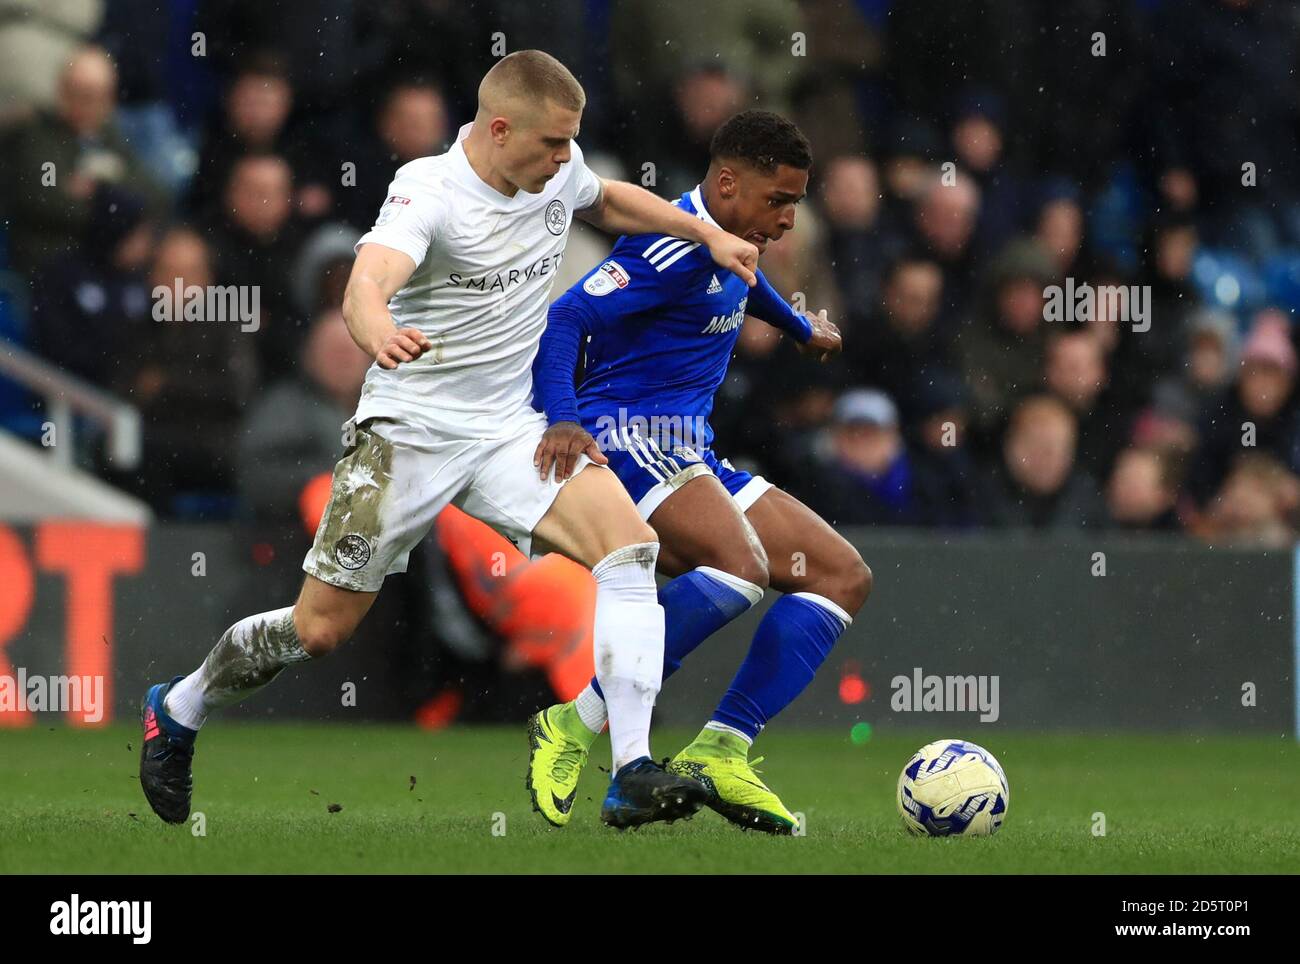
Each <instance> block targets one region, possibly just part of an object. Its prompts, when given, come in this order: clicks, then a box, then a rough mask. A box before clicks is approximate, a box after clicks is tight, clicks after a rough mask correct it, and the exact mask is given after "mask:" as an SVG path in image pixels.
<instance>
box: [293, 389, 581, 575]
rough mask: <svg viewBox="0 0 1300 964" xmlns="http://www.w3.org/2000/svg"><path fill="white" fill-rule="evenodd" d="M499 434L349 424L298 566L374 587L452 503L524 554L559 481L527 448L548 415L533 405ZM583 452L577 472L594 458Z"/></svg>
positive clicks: (401, 568)
mask: <svg viewBox="0 0 1300 964" xmlns="http://www.w3.org/2000/svg"><path fill="white" fill-rule="evenodd" d="M505 421H506V423H507V431H505V432H503V434H502V437H501V438H493V439H465V438H453V437H449V436H446V435H443V434H441V433H436V432H433V431H431V430H429V429H427V428H421V427H418V426H415V425H412V424H409V423H407V422H403V421H399V420H396V419H385V418H370V419H366V420H365V421H364V422H362V423H361V424H359V425H356V426H355V427H354V433H355V435H354V437H355V442H354V444H353V445H352V446H351V447H350V448H349V449H348V450H347V452H346V453H344V455H343V458H342V459H340V460H339V462H338V464H337V465H336V466H335V467H334V484H333V487H332V488H331V490H330V500H329V504H328V505H327V506H326V507H325V514H324V515H323V516H322V517H321V521H320V526H319V527H318V528H317V529H316V539H315V542H314V543H313V544H312V547H311V551H309V552H308V553H307V558H306V559H304V560H303V564H302V568H303V571H304V572H306V573H308V574H310V575H312V576H315V577H316V578H317V579H320V580H321V581H322V582H327V583H329V584H330V585H331V586H338V587H339V588H341V589H352V590H356V591H358V592H375V591H377V590H378V589H379V587H380V586H381V585H383V582H384V577H385V576H387V575H389V574H390V573H394V572H405V571H406V564H407V560H408V558H409V557H410V553H411V550H412V549H413V548H414V547H415V546H416V544H418V543H419V541H420V540H421V539H423V538H424V537H425V535H426V534H427V533H428V531H429V529H430V527H431V526H432V525H433V520H434V519H435V518H436V517H437V515H438V513H439V512H441V511H442V510H443V509H444V508H446V507H447V506H448V505H455V506H457V507H459V508H461V509H463V510H465V512H467V513H469V514H470V515H472V516H474V517H475V518H476V519H480V520H482V521H483V522H486V523H487V524H488V525H490V526H491V527H492V528H493V529H495V530H497V532H499V533H501V534H502V535H503V536H505V537H506V538H507V539H509V540H510V541H511V542H513V543H514V544H515V545H516V546H518V547H519V550H520V551H521V552H522V553H523V554H524V555H525V556H530V555H531V553H532V532H533V529H535V528H536V527H537V523H539V522H540V521H541V520H542V517H543V516H544V515H546V513H547V511H548V510H549V509H550V507H551V504H552V503H553V502H554V501H555V497H556V496H557V495H558V494H559V492H560V488H561V486H562V485H563V484H564V483H563V482H556V481H555V478H554V474H552V475H551V477H550V478H548V479H546V480H545V481H542V480H541V479H540V478H538V475H537V469H535V468H534V467H533V454H534V452H536V450H537V444H538V442H540V441H541V438H542V434H543V433H544V432H545V431H546V416H544V415H542V414H541V413H540V412H536V411H534V410H533V409H531V408H529V409H526V410H522V411H520V412H518V413H516V414H515V415H514V416H513V417H510V418H507V419H505ZM590 461H591V460H590V459H588V458H587V456H585V455H582V456H579V458H578V460H577V462H576V463H575V465H574V469H573V473H572V474H571V475H570V476H569V477H570V478H573V476H575V475H577V473H578V472H579V471H581V470H582V468H583V467H584V466H586V465H588V464H590Z"/></svg>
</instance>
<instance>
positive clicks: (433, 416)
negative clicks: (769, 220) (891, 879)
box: [140, 51, 758, 827]
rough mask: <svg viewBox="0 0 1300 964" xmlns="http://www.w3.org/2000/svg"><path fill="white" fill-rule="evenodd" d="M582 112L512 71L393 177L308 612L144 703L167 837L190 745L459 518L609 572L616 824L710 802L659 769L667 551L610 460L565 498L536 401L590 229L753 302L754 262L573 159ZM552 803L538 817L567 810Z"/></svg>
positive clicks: (752, 253) (603, 647) (288, 614)
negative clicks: (699, 272) (693, 266)
mask: <svg viewBox="0 0 1300 964" xmlns="http://www.w3.org/2000/svg"><path fill="white" fill-rule="evenodd" d="M584 105H585V95H584V93H583V90H582V87H581V85H579V83H578V81H577V80H576V79H575V78H574V77H573V75H572V74H571V73H570V72H569V71H568V70H567V69H566V68H565V67H564V66H563V65H562V64H561V63H560V62H559V61H557V60H555V59H554V58H553V57H551V56H549V55H548V54H545V53H542V52H540V51H520V52H517V53H514V54H511V55H510V56H508V57H505V58H503V59H502V60H500V61H499V62H498V63H497V64H496V66H494V67H493V68H492V69H491V70H490V71H489V72H488V73H487V75H486V76H485V77H484V78H483V82H482V83H481V84H480V86H479V107H478V113H477V114H476V116H475V118H474V121H473V123H472V124H468V125H466V126H465V127H464V128H462V129H461V132H460V137H459V139H458V140H457V143H456V144H455V145H454V146H453V147H452V148H451V150H449V151H448V152H447V153H445V154H442V155H439V156H436V157H425V158H420V159H418V160H415V161H412V162H410V163H409V164H406V165H405V166H403V167H402V168H401V169H400V170H398V172H397V174H396V176H395V178H394V180H393V182H392V184H391V185H390V187H389V191H388V196H387V199H386V200H385V201H384V203H383V205H382V207H381V208H380V212H379V216H378V218H377V219H376V222H375V225H374V227H373V228H372V229H371V230H370V231H369V232H368V233H367V234H365V235H364V236H363V237H362V238H361V240H360V241H358V242H357V259H356V262H355V264H354V266H353V269H352V276H351V278H350V280H349V282H348V287H347V291H346V293H345V295H344V300H343V314H344V317H345V319H346V320H347V324H348V329H349V331H351V333H352V337H353V338H354V339H355V340H356V342H357V344H358V345H360V346H361V347H362V348H363V349H364V350H365V351H366V352H368V353H369V354H370V355H371V356H372V357H373V358H374V359H375V363H374V365H373V366H372V367H371V369H370V371H369V373H368V374H367V377H366V381H365V386H364V388H363V390H362V394H361V400H360V402H359V404H358V406H357V412H356V415H355V416H354V417H353V418H352V419H351V420H350V421H349V422H348V423H347V424H346V425H345V426H344V442H345V443H349V444H348V448H347V451H346V452H345V454H344V456H343V458H342V460H341V461H340V462H339V463H338V465H337V466H336V468H335V470H334V483H333V488H332V491H331V497H330V501H329V505H328V506H327V507H326V509H325V514H324V516H323V518H322V519H321V522H320V527H319V528H318V529H317V532H316V539H315V542H314V544H313V546H312V548H311V551H310V552H309V553H308V555H307V558H306V560H305V561H304V563H303V569H304V571H305V572H306V574H307V575H306V578H305V580H304V583H303V588H302V592H301V594H300V595H299V597H298V601H297V603H296V604H295V605H293V606H291V607H286V608H283V609H277V610H274V611H271V612H266V613H261V614H259V615H256V616H250V617H248V618H246V619H243V620H241V621H239V622H237V623H235V624H234V625H233V626H231V627H230V628H229V629H227V630H226V632H225V633H224V634H223V635H222V637H221V639H220V640H219V641H218V642H217V644H216V646H215V647H214V648H213V649H212V651H211V652H210V653H209V654H208V656H207V658H206V659H205V660H204V662H203V664H202V665H201V666H200V667H199V668H198V669H197V670H195V671H194V672H192V673H190V674H189V675H188V676H184V677H180V676H178V677H176V678H174V679H173V680H171V681H170V682H168V683H159V684H157V685H155V686H153V687H151V688H150V690H149V691H148V693H147V694H146V696H145V700H144V703H143V706H142V722H143V725H144V745H143V746H142V749H141V761H140V781H141V784H142V786H143V787H144V791H145V795H146V797H147V798H148V800H149V803H150V805H151V806H152V807H153V810H154V812H155V813H157V814H158V815H159V816H160V817H161V818H162V819H163V820H166V821H168V822H172V823H179V822H182V821H184V820H186V819H187V818H188V816H189V811H190V797H191V789H192V768H191V762H192V757H193V751H194V741H195V736H196V734H197V731H198V729H199V727H200V726H202V724H203V723H204V721H205V720H206V718H207V716H208V714H209V713H210V712H212V711H214V710H216V709H219V708H221V707H223V706H227V705H229V704H231V703H233V702H236V701H237V700H240V699H242V698H244V697H246V696H248V695H250V694H251V693H253V692H254V691H256V690H257V689H259V688H261V687H262V686H265V685H266V684H267V683H269V682H270V681H271V680H272V679H273V678H274V677H275V676H276V675H277V674H278V673H279V672H280V671H281V670H283V669H284V668H285V667H286V666H288V665H289V664H291V663H297V662H304V661H306V660H310V659H315V658H319V657H321V656H324V655H326V654H327V653H329V652H331V651H332V650H333V649H335V648H336V647H337V646H339V645H341V644H342V643H343V642H345V641H346V640H347V639H348V638H349V637H350V636H351V635H352V633H353V631H354V630H355V629H356V627H357V625H358V624H359V623H360V622H361V619H362V617H364V616H365V614H366V612H367V611H368V610H369V608H370V606H371V603H372V602H373V601H374V598H375V596H376V595H377V594H378V591H379V588H380V586H381V585H382V583H383V580H384V577H385V576H386V575H388V574H389V573H393V572H403V571H405V569H406V563H407V557H408V554H409V552H410V550H411V548H412V547H413V546H415V544H416V543H418V542H419V541H420V540H421V539H422V538H423V537H424V535H425V533H426V532H427V531H428V530H429V527H430V525H431V524H432V522H433V519H434V517H435V516H436V515H437V514H438V513H439V512H440V511H441V510H442V509H443V508H444V507H445V506H446V505H448V504H454V505H457V506H459V507H460V508H462V509H464V510H465V511H466V512H468V513H470V514H471V515H474V516H476V517H477V518H479V519H482V520H483V521H484V522H486V523H488V524H489V525H491V526H493V527H494V528H495V529H497V530H498V531H500V532H501V533H502V534H504V535H505V536H506V537H507V538H510V539H511V540H512V541H514V542H516V543H517V544H518V545H519V547H520V548H521V549H522V550H523V551H524V552H525V553H526V554H528V553H530V552H535V551H537V547H539V546H545V547H546V548H548V549H554V550H556V551H559V552H562V553H564V554H566V555H568V556H570V557H571V558H573V559H576V560H578V561H579V562H581V563H582V564H584V565H586V566H588V567H590V568H591V570H592V574H593V575H594V576H595V580H596V615H595V626H594V650H595V652H594V656H595V663H596V675H597V677H598V679H599V681H600V684H601V687H602V689H603V691H604V693H605V698H606V702H607V704H608V707H609V729H610V742H611V744H612V749H613V756H614V768H613V771H612V772H613V773H614V777H613V779H612V780H611V784H610V790H609V795H608V796H607V797H606V800H605V805H604V807H603V808H602V819H604V820H605V822H606V823H608V824H610V825H613V826H618V827H626V826H632V825H636V824H640V823H645V822H648V821H651V820H661V819H667V820H672V819H675V818H677V817H681V816H688V815H690V814H692V813H694V812H695V811H696V810H698V809H699V808H700V806H702V804H703V802H704V800H705V791H704V788H703V787H702V786H701V785H699V784H698V783H696V782H695V781H693V780H691V779H690V778H688V777H682V776H678V775H674V774H669V773H667V772H665V771H664V769H663V768H662V767H661V766H660V765H659V764H657V763H655V762H654V761H653V759H652V758H651V756H650V746H649V725H650V714H651V711H652V708H653V705H654V698H655V695H656V694H657V692H658V689H659V684H660V677H661V671H662V664H663V645H664V642H663V632H664V629H663V626H664V619H663V610H662V609H661V608H660V606H659V603H658V600H657V598H656V586H655V580H654V572H655V562H656V558H657V555H658V550H659V545H658V540H657V538H656V536H655V533H654V530H652V529H651V528H650V527H649V526H648V525H647V524H646V523H645V522H644V521H642V520H641V518H640V516H639V515H638V514H637V511H636V508H635V506H634V505H633V504H632V501H631V499H630V498H629V496H628V495H627V493H626V491H625V490H624V488H623V486H622V485H621V484H620V483H619V481H618V479H617V478H616V477H615V476H614V474H613V473H612V472H611V471H609V470H607V469H605V468H602V467H599V466H600V465H603V464H604V463H605V462H606V459H605V457H604V456H603V455H602V454H601V453H600V451H599V450H598V449H597V448H596V446H595V445H594V444H593V445H592V446H591V448H590V450H589V451H588V452H586V453H584V455H582V456H581V457H580V459H579V463H578V468H577V469H576V470H575V473H574V474H573V475H572V476H570V478H569V479H568V480H567V481H564V482H560V481H557V480H556V478H555V476H554V475H553V474H550V473H542V472H541V471H539V469H538V468H537V466H536V463H535V461H534V457H535V453H536V451H537V449H538V445H539V442H540V440H541V438H542V435H543V433H544V432H545V430H546V426H547V423H546V418H545V416H544V415H542V414H541V413H539V412H537V411H535V410H534V409H533V408H532V405H531V399H532V375H531V367H532V362H533V358H534V356H535V355H536V352H537V345H538V342H539V340H540V338H541V335H542V331H543V330H544V328H545V326H546V310H547V300H548V299H547V296H548V293H549V290H550V287H551V282H552V280H553V279H554V277H555V270H556V268H557V266H558V265H559V262H560V259H561V257H562V256H563V253H564V245H565V241H566V239H567V237H568V232H569V228H570V225H571V224H572V219H573V217H574V215H577V216H580V217H582V218H583V219H584V220H586V221H589V222H590V223H592V224H594V225H595V226H597V227H599V228H601V229H603V230H606V231H608V232H610V233H611V234H624V233H645V232H658V233H663V234H673V235H676V236H678V237H681V238H685V239H687V240H689V241H692V242H696V243H698V244H702V245H705V246H706V247H707V248H708V249H709V251H710V252H711V253H712V255H713V257H714V259H715V260H716V261H717V262H718V264H719V265H720V266H721V267H723V268H725V269H727V270H730V271H733V272H735V273H736V274H738V275H740V276H741V277H743V278H744V279H745V280H746V281H747V282H748V283H749V284H751V285H752V284H753V283H754V268H755V267H756V265H757V260H758V251H757V249H756V248H755V247H754V246H753V245H751V244H749V242H747V241H744V240H742V239H740V238H737V237H734V236H732V235H730V234H727V233H726V232H724V231H722V230H721V229H719V228H717V227H715V226H713V225H711V224H709V223H707V222H705V221H702V220H700V219H699V218H696V217H693V216H692V215H690V214H687V213H686V212H684V211H682V210H681V209H680V208H677V207H675V206H673V205H671V204H669V203H668V202H666V201H663V200H661V199H659V198H657V197H655V196H654V195H652V194H650V193H649V192H648V191H645V190H642V189H641V188H639V187H635V186H633V185H631V184H626V183H622V182H611V181H602V180H601V179H600V178H599V177H597V176H596V175H595V174H593V173H592V172H591V170H590V169H589V168H587V166H586V165H585V164H584V163H583V159H582V152H581V150H580V149H579V148H578V146H577V144H575V143H574V142H573V139H574V138H575V137H576V136H577V134H578V127H579V123H580V121H581V118H582V110H583V107H584ZM593 462H594V463H598V467H596V468H592V469H590V470H588V471H582V469H583V468H586V467H588V466H591V464H592V463H593ZM534 738H536V737H534ZM536 797H537V795H536V794H535V793H534V805H535V806H536V807H537V808H539V809H543V811H544V812H547V811H556V810H558V811H561V812H563V811H567V809H568V807H569V806H571V805H572V799H569V800H544V801H543V800H538V799H536Z"/></svg>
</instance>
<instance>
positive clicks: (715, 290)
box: [705, 274, 722, 295]
mask: <svg viewBox="0 0 1300 964" xmlns="http://www.w3.org/2000/svg"><path fill="white" fill-rule="evenodd" d="M705 294H710V295H718V294H722V285H721V284H719V283H718V276H717V275H716V274H715V275H714V276H713V277H712V278H711V279H710V280H709V287H708V290H707V291H706V292H705Z"/></svg>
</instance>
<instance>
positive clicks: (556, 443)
mask: <svg viewBox="0 0 1300 964" xmlns="http://www.w3.org/2000/svg"><path fill="white" fill-rule="evenodd" d="M583 453H586V455H587V457H588V458H589V459H591V460H592V461H593V462H595V463H596V464H597V465H608V464H609V459H607V458H605V453H604V452H602V451H601V450H600V446H599V445H597V444H596V440H595V439H594V438H592V437H591V433H590V432H588V431H587V430H586V429H585V428H583V427H582V426H581V425H579V424H578V423H577V422H556V423H555V424H554V425H552V426H551V427H550V428H548V429H547V430H546V432H545V434H544V435H542V440H541V441H540V442H538V443H537V451H536V452H534V453H533V466H534V468H536V469H537V473H538V475H539V476H540V478H541V480H542V481H543V482H545V481H546V478H547V476H549V475H550V474H551V466H552V465H554V466H555V481H556V482H563V481H564V480H565V479H567V478H568V477H569V476H570V474H572V472H573V467H574V465H575V464H576V463H577V461H578V456H579V455H582V454H583Z"/></svg>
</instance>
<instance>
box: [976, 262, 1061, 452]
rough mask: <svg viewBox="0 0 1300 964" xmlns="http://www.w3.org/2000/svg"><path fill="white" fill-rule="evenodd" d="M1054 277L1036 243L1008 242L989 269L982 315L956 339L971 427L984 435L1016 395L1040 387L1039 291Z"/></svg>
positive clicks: (1041, 333)
mask: <svg viewBox="0 0 1300 964" xmlns="http://www.w3.org/2000/svg"><path fill="white" fill-rule="evenodd" d="M1054 274H1055V272H1054V270H1053V268H1052V263H1051V261H1050V260H1049V259H1048V257H1047V255H1046V254H1045V253H1044V252H1043V250H1042V248H1041V247H1040V246H1039V245H1038V243H1037V242H1035V241H1031V240H1020V241H1014V242H1012V243H1011V244H1010V245H1008V246H1007V247H1006V249H1005V250H1003V251H1002V253H1001V254H999V255H998V257H997V259H996V260H995V261H994V263H993V264H992V265H991V266H990V271H989V278H988V290H989V295H988V296H987V298H986V301H985V308H984V312H983V314H982V316H981V317H979V318H977V319H976V320H975V321H974V322H973V323H971V324H969V325H967V326H966V327H965V329H964V330H963V331H961V332H960V334H959V335H958V343H957V351H958V352H959V353H960V360H961V367H962V371H963V373H964V376H965V378H966V384H967V386H968V387H969V388H970V392H971V401H972V406H973V408H972V415H973V417H974V423H975V428H976V430H977V431H978V432H980V433H981V434H983V435H985V436H987V435H989V434H990V433H992V432H994V431H995V430H996V429H997V427H998V425H999V424H1000V422H1001V420H1002V419H1003V417H1004V416H1005V414H1006V411H1007V409H1008V408H1009V406H1010V404H1011V401H1012V400H1013V399H1014V398H1015V396H1016V395H1017V394H1021V393H1024V392H1027V391H1031V390H1033V389H1034V388H1036V387H1037V386H1038V385H1039V384H1040V380H1041V378H1042V370H1043V332H1042V325H1043V287H1044V286H1045V285H1047V284H1051V283H1052V282H1053V280H1054Z"/></svg>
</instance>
